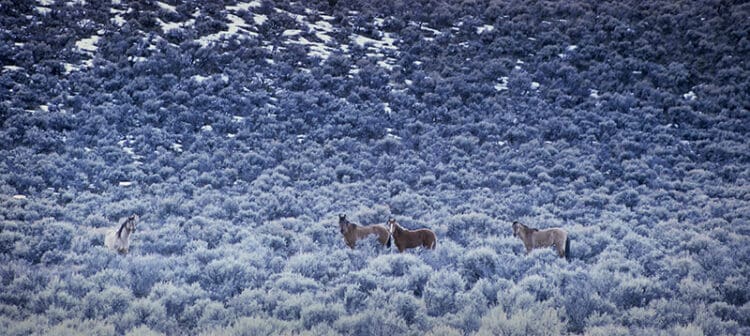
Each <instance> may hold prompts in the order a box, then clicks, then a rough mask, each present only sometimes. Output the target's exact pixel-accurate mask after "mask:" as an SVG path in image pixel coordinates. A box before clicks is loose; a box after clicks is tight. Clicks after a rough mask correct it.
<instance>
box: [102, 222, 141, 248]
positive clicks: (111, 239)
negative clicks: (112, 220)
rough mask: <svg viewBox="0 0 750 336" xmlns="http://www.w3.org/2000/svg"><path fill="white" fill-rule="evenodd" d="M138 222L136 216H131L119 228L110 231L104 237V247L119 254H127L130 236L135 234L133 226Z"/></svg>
mask: <svg viewBox="0 0 750 336" xmlns="http://www.w3.org/2000/svg"><path fill="white" fill-rule="evenodd" d="M136 222H138V215H131V216H130V217H128V219H126V220H125V221H124V222H122V224H120V228H119V229H117V230H112V231H110V232H109V233H108V234H107V236H106V237H104V245H105V246H106V247H107V248H110V249H112V250H115V251H117V252H118V253H120V254H128V249H129V248H130V240H129V239H128V238H129V237H130V234H131V233H133V232H135V224H136Z"/></svg>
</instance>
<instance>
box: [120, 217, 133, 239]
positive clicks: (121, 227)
mask: <svg viewBox="0 0 750 336" xmlns="http://www.w3.org/2000/svg"><path fill="white" fill-rule="evenodd" d="M132 220H133V216H130V217H128V218H126V219H125V221H124V222H122V224H120V228H119V229H117V238H122V237H120V236H121V235H122V230H123V229H124V228H125V225H128V223H130V221H132Z"/></svg>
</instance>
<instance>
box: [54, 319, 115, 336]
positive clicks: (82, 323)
mask: <svg viewBox="0 0 750 336" xmlns="http://www.w3.org/2000/svg"><path fill="white" fill-rule="evenodd" d="M45 333H49V334H50V335H92V336H113V335H117V334H118V333H116V332H115V326H114V325H112V324H109V323H107V322H105V321H103V320H92V319H85V320H79V319H75V320H72V319H71V320H65V321H62V322H60V323H59V324H57V325H56V326H54V327H52V328H50V329H49V330H46V331H45Z"/></svg>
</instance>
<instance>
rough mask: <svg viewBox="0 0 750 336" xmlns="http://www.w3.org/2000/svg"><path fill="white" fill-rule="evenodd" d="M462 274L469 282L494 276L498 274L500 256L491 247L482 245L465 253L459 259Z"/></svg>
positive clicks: (472, 282)
mask: <svg viewBox="0 0 750 336" xmlns="http://www.w3.org/2000/svg"><path fill="white" fill-rule="evenodd" d="M459 262H460V263H459V265H460V267H459V269H460V271H461V275H462V276H463V278H464V279H466V281H467V282H468V283H469V284H474V283H475V282H477V280H479V279H485V278H493V277H494V276H495V275H496V274H497V269H498V263H499V260H498V256H497V254H496V253H495V251H493V250H492V249H490V248H487V247H482V248H478V249H474V250H470V251H468V252H466V253H465V254H463V256H462V257H461V259H460V261H459Z"/></svg>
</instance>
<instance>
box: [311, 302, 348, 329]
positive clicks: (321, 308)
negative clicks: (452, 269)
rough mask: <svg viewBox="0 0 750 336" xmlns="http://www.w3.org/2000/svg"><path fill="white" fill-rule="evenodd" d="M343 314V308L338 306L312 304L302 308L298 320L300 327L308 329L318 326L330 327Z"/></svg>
mask: <svg viewBox="0 0 750 336" xmlns="http://www.w3.org/2000/svg"><path fill="white" fill-rule="evenodd" d="M344 313H345V311H344V307H343V306H341V305H338V304H321V303H313V304H310V305H308V306H305V307H302V311H301V312H300V319H301V320H302V326H303V327H304V328H305V329H310V328H312V327H314V326H316V325H318V324H325V325H332V324H333V323H334V322H335V321H336V320H338V319H339V317H340V316H342V315H344Z"/></svg>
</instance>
